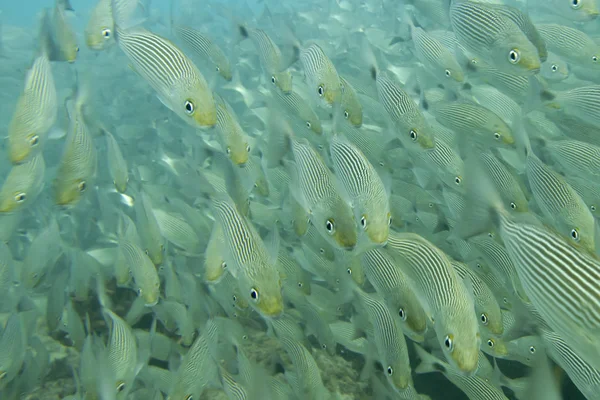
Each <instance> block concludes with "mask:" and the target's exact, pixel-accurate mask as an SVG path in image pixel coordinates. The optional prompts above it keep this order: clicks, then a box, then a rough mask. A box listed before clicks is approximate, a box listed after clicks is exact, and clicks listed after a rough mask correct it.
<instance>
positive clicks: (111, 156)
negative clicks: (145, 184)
mask: <svg viewBox="0 0 600 400" xmlns="http://www.w3.org/2000/svg"><path fill="white" fill-rule="evenodd" d="M104 134H105V135H106V157H107V161H108V173H109V174H110V176H111V178H112V180H113V184H114V185H115V189H117V190H118V191H119V192H121V193H125V191H126V190H127V184H128V183H129V173H128V169H127V161H126V160H125V157H123V153H122V152H121V148H120V147H119V143H118V142H117V140H116V139H115V137H114V136H113V135H112V133H110V132H108V131H106V130H105V131H104Z"/></svg>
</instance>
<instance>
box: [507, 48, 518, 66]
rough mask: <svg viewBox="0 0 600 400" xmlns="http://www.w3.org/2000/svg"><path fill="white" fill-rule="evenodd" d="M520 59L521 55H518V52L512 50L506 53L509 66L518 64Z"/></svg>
mask: <svg viewBox="0 0 600 400" xmlns="http://www.w3.org/2000/svg"><path fill="white" fill-rule="evenodd" d="M520 59H521V54H520V53H519V50H515V49H512V50H511V51H509V52H508V61H510V63H511V64H516V63H518V62H519V60H520Z"/></svg>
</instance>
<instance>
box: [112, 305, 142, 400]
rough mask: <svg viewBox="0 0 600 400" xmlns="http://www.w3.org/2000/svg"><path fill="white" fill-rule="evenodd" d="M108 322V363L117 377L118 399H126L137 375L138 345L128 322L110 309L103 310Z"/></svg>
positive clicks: (116, 392) (116, 390) (116, 391)
mask: <svg viewBox="0 0 600 400" xmlns="http://www.w3.org/2000/svg"><path fill="white" fill-rule="evenodd" d="M103 312H104V315H105V317H106V321H107V322H109V321H110V322H109V326H110V334H109V339H108V346H107V350H108V362H109V364H110V367H111V369H112V371H113V372H114V375H115V380H116V382H115V394H116V396H117V397H116V398H118V399H125V398H126V397H127V395H128V393H130V391H131V389H132V388H133V381H134V379H135V375H136V373H137V369H138V368H137V363H138V352H137V350H138V345H137V342H136V338H135V336H134V334H133V331H132V330H131V327H130V326H129V325H128V324H127V322H125V321H123V319H121V317H119V316H118V315H117V314H115V313H114V312H112V311H111V310H109V309H106V308H105V309H103Z"/></svg>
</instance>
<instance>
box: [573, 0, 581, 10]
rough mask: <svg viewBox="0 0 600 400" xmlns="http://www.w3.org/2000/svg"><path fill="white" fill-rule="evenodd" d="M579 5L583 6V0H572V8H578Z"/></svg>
mask: <svg viewBox="0 0 600 400" xmlns="http://www.w3.org/2000/svg"><path fill="white" fill-rule="evenodd" d="M579 7H581V0H572V1H571V8H572V9H573V10H577V9H578V8H579Z"/></svg>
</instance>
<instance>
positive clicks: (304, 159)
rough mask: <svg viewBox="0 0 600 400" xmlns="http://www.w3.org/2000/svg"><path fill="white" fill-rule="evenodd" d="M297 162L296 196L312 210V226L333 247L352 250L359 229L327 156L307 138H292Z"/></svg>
mask: <svg viewBox="0 0 600 400" xmlns="http://www.w3.org/2000/svg"><path fill="white" fill-rule="evenodd" d="M292 152H293V154H294V160H295V163H294V164H291V167H292V168H291V169H292V181H295V182H294V184H293V188H298V189H297V192H296V193H295V196H296V197H297V199H298V200H299V202H300V204H302V205H303V207H304V208H305V210H306V211H307V212H308V214H309V217H310V220H311V222H312V225H314V226H315V227H316V228H317V230H318V232H319V233H321V235H322V237H324V238H325V239H327V240H328V242H330V243H331V244H332V245H333V246H336V247H339V248H344V249H352V248H354V246H356V242H357V232H356V222H355V219H354V215H353V213H352V210H351V208H350V205H349V204H348V202H347V201H346V200H345V199H343V198H342V197H341V195H340V193H339V191H338V190H337V186H336V185H337V184H338V183H337V182H336V180H335V177H334V175H333V174H332V173H331V171H330V170H329V168H328V167H327V165H326V164H325V162H324V161H323V158H322V157H321V156H320V155H319V154H318V153H317V152H316V150H315V149H314V148H313V147H312V146H311V145H310V144H309V143H308V142H307V141H306V140H296V139H293V140H292Z"/></svg>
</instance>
